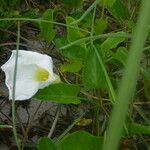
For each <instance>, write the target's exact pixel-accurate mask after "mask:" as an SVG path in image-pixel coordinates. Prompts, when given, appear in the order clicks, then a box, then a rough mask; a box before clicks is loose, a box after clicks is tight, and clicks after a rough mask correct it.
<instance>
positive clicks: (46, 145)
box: [37, 137, 56, 150]
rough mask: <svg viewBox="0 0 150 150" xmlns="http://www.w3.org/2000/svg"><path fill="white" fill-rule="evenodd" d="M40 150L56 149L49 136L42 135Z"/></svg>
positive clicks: (39, 142)
mask: <svg viewBox="0 0 150 150" xmlns="http://www.w3.org/2000/svg"><path fill="white" fill-rule="evenodd" d="M37 148H38V150H56V148H55V145H54V143H53V142H52V140H50V139H49V138H47V137H42V138H40V139H39V140H38V144H37Z"/></svg>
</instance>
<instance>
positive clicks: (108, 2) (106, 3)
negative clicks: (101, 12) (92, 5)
mask: <svg viewBox="0 0 150 150" xmlns="http://www.w3.org/2000/svg"><path fill="white" fill-rule="evenodd" d="M115 1H116V0H102V4H103V5H104V6H109V7H111V6H112V5H113V4H114V3H115Z"/></svg>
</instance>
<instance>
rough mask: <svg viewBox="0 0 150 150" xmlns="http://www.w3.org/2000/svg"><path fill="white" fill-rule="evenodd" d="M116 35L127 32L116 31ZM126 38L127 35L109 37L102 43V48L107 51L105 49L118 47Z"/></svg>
mask: <svg viewBox="0 0 150 150" xmlns="http://www.w3.org/2000/svg"><path fill="white" fill-rule="evenodd" d="M115 35H116V36H119V35H125V33H124V32H117V33H115ZM124 40H125V37H109V38H107V39H106V40H105V41H104V42H103V43H102V44H101V49H102V51H105V50H110V49H113V48H116V47H117V46H118V44H120V43H121V42H123V41H124Z"/></svg>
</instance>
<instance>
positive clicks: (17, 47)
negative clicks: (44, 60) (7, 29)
mask: <svg viewBox="0 0 150 150" xmlns="http://www.w3.org/2000/svg"><path fill="white" fill-rule="evenodd" d="M19 43H20V22H19V21H18V31H17V42H16V57H15V66H14V76H13V93H12V123H13V134H14V138H15V141H16V145H17V148H18V150H21V146H20V143H19V139H18V135H17V128H16V111H15V91H16V78H17V64H18V53H19Z"/></svg>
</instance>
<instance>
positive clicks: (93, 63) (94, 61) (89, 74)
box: [83, 48, 106, 89]
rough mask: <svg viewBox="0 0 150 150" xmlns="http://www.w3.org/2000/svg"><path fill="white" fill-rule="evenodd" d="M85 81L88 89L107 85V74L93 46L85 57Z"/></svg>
mask: <svg viewBox="0 0 150 150" xmlns="http://www.w3.org/2000/svg"><path fill="white" fill-rule="evenodd" d="M99 54H100V51H99ZM100 55H101V54H100ZM83 83H84V85H85V88H87V89H92V88H100V87H105V85H106V82H105V75H104V73H103V70H102V68H101V65H100V63H99V61H98V58H97V55H96V53H95V51H94V49H93V48H90V49H89V52H88V54H87V57H86V59H85V64H84V69H83Z"/></svg>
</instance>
